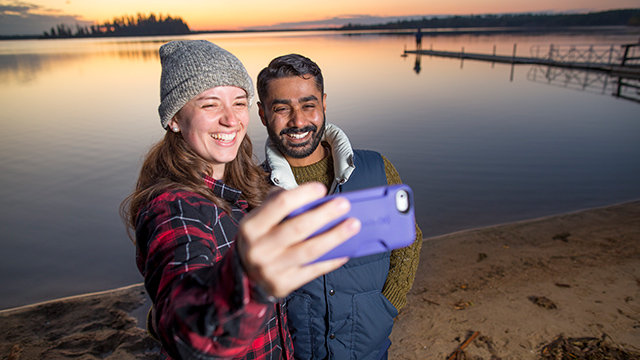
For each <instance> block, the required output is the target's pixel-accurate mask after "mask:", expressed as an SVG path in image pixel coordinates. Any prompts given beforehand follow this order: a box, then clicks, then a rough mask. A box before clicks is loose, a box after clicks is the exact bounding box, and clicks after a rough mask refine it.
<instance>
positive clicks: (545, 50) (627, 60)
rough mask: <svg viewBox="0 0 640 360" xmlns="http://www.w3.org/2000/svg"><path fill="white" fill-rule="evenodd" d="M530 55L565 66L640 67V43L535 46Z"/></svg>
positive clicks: (532, 47)
mask: <svg viewBox="0 0 640 360" xmlns="http://www.w3.org/2000/svg"><path fill="white" fill-rule="evenodd" d="M530 54H531V57H533V58H537V59H542V60H546V61H552V62H554V63H563V64H591V65H610V66H640V41H639V42H638V43H635V44H624V45H619V44H618V45H558V44H551V45H545V46H541V45H533V46H531V48H530Z"/></svg>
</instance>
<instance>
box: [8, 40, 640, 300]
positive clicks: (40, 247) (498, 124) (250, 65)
mask: <svg viewBox="0 0 640 360" xmlns="http://www.w3.org/2000/svg"><path fill="white" fill-rule="evenodd" d="M183 38H191V39H207V40H210V41H212V42H214V43H216V44H218V45H219V46H221V47H223V48H225V49H227V50H229V51H231V52H232V53H233V54H235V55H236V56H237V57H238V58H239V59H240V60H241V61H242V62H243V63H244V64H245V66H246V68H247V70H248V72H249V74H250V75H251V76H252V77H253V79H255V78H256V76H257V74H258V72H259V71H260V70H261V69H262V68H263V67H264V66H266V65H267V63H268V62H269V61H270V60H271V59H272V58H274V57H276V56H279V55H282V54H286V53H300V54H303V55H306V56H308V57H310V58H311V59H313V60H314V61H316V62H317V63H318V64H319V65H320V67H321V68H322V70H323V73H324V77H325V82H326V84H325V87H326V89H325V90H326V92H327V94H328V95H327V120H328V121H329V122H332V123H334V124H336V125H338V126H339V127H341V128H342V129H343V130H345V131H346V133H347V134H349V135H350V139H351V141H352V143H353V145H354V146H355V147H356V148H363V149H375V150H377V151H379V152H381V153H382V154H383V155H385V156H386V157H387V158H388V159H390V160H391V162H392V163H393V164H394V165H395V167H396V168H397V169H398V171H399V173H400V175H401V176H402V179H403V181H404V182H405V183H407V184H409V185H410V186H411V187H412V188H413V190H414V195H415V199H416V217H417V221H418V224H419V225H420V227H421V228H422V230H423V232H424V234H425V236H435V235H440V234H445V233H450V232H454V231H460V230H464V229H470V228H476V227H484V226H490V225H495V224H500V223H505V222H512V221H519V220H526V219H531V218H536V217H542V216H548V215H554V214H559V213H565V212H571V211H576V210H581V209H585V208H592V207H599V206H605V205H611V204H614V203H619V202H625V201H630V200H635V199H639V198H640V139H639V138H640V103H638V102H636V101H630V100H626V99H623V98H618V97H614V96H612V92H613V89H612V84H614V81H613V80H612V79H609V78H607V77H606V76H603V75H601V74H600V75H598V74H591V75H586V76H583V75H579V74H575V73H570V72H567V73H566V74H564V73H563V74H559V75H558V76H557V77H555V79H554V81H550V80H547V79H546V78H544V76H543V75H542V74H543V71H542V70H540V72H538V69H534V68H532V67H531V66H524V65H518V66H515V67H512V66H511V65H503V64H491V63H488V62H479V61H468V60H465V61H464V62H461V61H460V60H455V59H447V58H438V57H430V56H421V57H420V58H419V69H417V68H416V63H417V60H418V59H417V58H416V56H415V55H409V56H406V57H403V56H402V55H403V52H404V50H405V49H408V50H411V49H414V48H415V40H414V37H413V36H412V35H411V34H404V35H403V34H386V35H380V34H373V33H356V34H350V35H346V34H342V33H338V32H283V33H251V34H200V35H193V36H187V37H171V38H169V37H150V38H149V37H147V38H118V39H66V40H22V41H0V84H1V85H2V86H1V87H0V104H1V105H2V112H1V115H0V121H1V124H2V132H0V173H1V174H2V175H1V176H0V199H1V200H0V205H1V206H0V229H1V230H0V231H1V233H0V258H1V260H2V261H1V262H0V288H2V292H1V293H2V295H1V296H0V309H4V308H10V307H15V306H20V305H25V304H30V303H34V302H39V301H44V300H49V299H53V298H58V297H62V296H70V295H76V294H82V293H86V292H93V291H100V290H107V289H112V288H116V287H120V286H125V285H130V284H133V283H139V282H141V281H142V277H141V276H140V274H139V273H138V271H137V269H136V267H135V263H134V255H135V254H134V252H135V251H134V246H133V245H132V242H131V240H130V239H129V238H128V237H127V234H126V231H125V227H124V225H123V223H122V221H121V220H120V218H119V215H118V207H119V205H120V202H121V201H122V200H123V199H124V197H126V196H127V195H128V194H129V193H130V192H131V190H132V189H133V186H134V183H135V180H136V178H137V172H138V170H139V166H140V162H141V159H142V156H143V154H144V153H145V152H146V150H147V149H148V148H149V146H150V145H151V144H153V143H154V142H156V141H158V140H159V139H160V138H161V137H162V135H163V130H162V128H161V126H160V121H159V117H158V113H157V106H158V104H159V80H160V62H159V57H158V55H157V51H158V48H159V47H160V46H161V45H162V44H163V43H165V42H166V41H168V40H171V39H183ZM638 38H640V32H639V30H636V32H628V31H620V32H607V33H601V34H596V33H588V34H583V33H580V32H575V33H564V34H530V35H525V34H502V35H501V34H494V35H487V34H460V35H455V34H450V35H439V36H429V35H428V34H425V36H424V37H423V39H422V44H423V48H429V47H432V48H433V49H434V50H446V51H461V49H462V48H464V51H465V52H479V53H487V54H490V53H492V52H493V49H494V46H495V48H496V52H497V54H501V55H512V53H513V49H514V44H517V47H516V51H517V54H518V56H529V55H531V52H532V51H533V49H537V47H536V46H540V47H541V48H548V47H549V45H550V44H556V45H560V44H564V45H568V44H578V45H591V44H595V45H610V44H615V45H616V46H617V45H620V44H625V43H635V42H637V41H638ZM417 70H419V71H417ZM632 95H634V93H632ZM635 95H636V97H637V93H635ZM249 134H250V136H251V138H252V140H253V142H254V147H255V153H256V156H257V158H258V160H259V161H261V160H262V159H263V158H264V156H263V147H264V142H265V140H266V131H265V130H264V128H263V126H262V124H261V123H260V121H259V118H258V116H257V108H256V106H255V105H254V106H253V107H252V108H251V124H250V127H249Z"/></svg>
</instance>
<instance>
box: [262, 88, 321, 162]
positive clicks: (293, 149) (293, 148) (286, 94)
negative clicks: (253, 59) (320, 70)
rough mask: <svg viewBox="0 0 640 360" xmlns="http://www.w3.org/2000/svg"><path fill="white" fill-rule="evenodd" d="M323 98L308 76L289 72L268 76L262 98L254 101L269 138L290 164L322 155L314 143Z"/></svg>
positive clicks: (318, 131) (315, 141) (318, 133)
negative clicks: (293, 74) (294, 74)
mask: <svg viewBox="0 0 640 360" xmlns="http://www.w3.org/2000/svg"><path fill="white" fill-rule="evenodd" d="M325 100H326V94H322V93H321V92H320V90H318V88H317V87H316V83H315V79H314V78H313V77H312V76H308V77H307V78H303V77H300V76H292V77H286V78H281V79H276V80H272V81H271V83H270V84H269V88H268V91H267V97H266V99H264V102H263V103H259V104H258V105H259V106H258V109H259V114H260V119H261V120H262V124H264V125H265V126H266V127H267V132H268V133H269V138H270V139H271V141H273V143H274V144H275V145H276V147H277V148H278V150H280V152H281V153H282V154H283V155H284V156H285V158H286V159H287V161H289V163H290V164H291V165H292V166H305V165H310V164H314V163H316V162H318V161H320V160H322V159H323V157H324V150H323V149H322V147H318V145H319V144H320V140H321V139H322V135H323V134H324V125H325V112H326V103H325Z"/></svg>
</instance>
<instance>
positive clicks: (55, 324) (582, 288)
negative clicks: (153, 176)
mask: <svg viewBox="0 0 640 360" xmlns="http://www.w3.org/2000/svg"><path fill="white" fill-rule="evenodd" d="M638 224H640V200H634V201H630V202H623V203H619V204H613V205H608V206H602V207H597V208H592V209H585V210H580V211H574V212H570V213H565V214H559V215H550V216H544V217H540V218H536V219H530V220H524V221H516V222H511V223H506V224H500V225H492V226H487V227H480V228H474V229H468V230H461V231H456V232H453V233H449V234H445V235H439V236H434V237H429V238H425V239H424V240H423V241H424V242H423V247H422V251H421V257H420V265H419V267H418V272H417V274H416V280H415V282H414V285H413V288H412V290H411V291H410V293H409V295H408V304H407V306H405V307H404V308H403V309H401V311H400V313H399V315H398V317H397V318H396V323H395V326H394V330H393V333H392V334H391V340H392V346H391V348H390V350H389V355H390V356H389V358H390V359H423V358H447V357H448V356H449V355H451V354H452V353H453V352H454V351H455V350H456V349H458V348H459V347H461V346H462V345H463V343H464V341H465V340H467V339H468V338H469V336H470V334H473V333H474V332H478V334H476V335H477V336H476V337H475V338H474V339H473V340H470V341H468V344H467V345H465V348H464V349H463V350H461V351H464V352H465V354H466V356H467V358H473V357H474V356H475V357H477V358H483V359H489V358H491V357H492V356H494V358H503V359H538V356H539V354H540V351H541V348H542V347H543V346H544V345H545V344H549V343H551V342H552V341H553V340H554V339H557V338H558V336H559V335H564V336H565V337H567V338H572V337H573V338H578V337H587V338H590V339H597V338H601V337H603V336H605V340H603V341H604V342H603V344H604V343H606V344H608V346H612V347H615V348H619V349H624V350H625V351H629V352H631V353H633V354H640V225H638ZM147 299H148V297H147V295H146V292H145V291H144V286H143V284H141V283H138V284H133V285H129V286H125V287H121V288H117V289H113V290H106V291H99V292H93V293H88V294H81V295H75V296H70V297H64V298H60V299H55V300H50V301H44V302H39V303H35V304H29V305H24V306H20V307H15V308H10V309H5V310H0V326H1V327H2V328H3V329H4V333H3V334H0V358H1V359H3V360H4V359H11V360H19V359H35V358H44V357H46V358H48V359H54V360H55V359H68V358H76V357H82V358H87V359H93V358H95V359H98V358H106V359H151V358H154V352H155V351H157V350H158V347H157V343H155V342H154V340H152V339H150V338H149V337H148V336H147V334H146V331H145V330H143V327H144V323H142V324H139V322H141V321H143V320H144V315H146V309H147V308H148V306H149V304H148V303H149V301H148V300H147ZM543 300H545V301H543ZM638 356H640V355H638Z"/></svg>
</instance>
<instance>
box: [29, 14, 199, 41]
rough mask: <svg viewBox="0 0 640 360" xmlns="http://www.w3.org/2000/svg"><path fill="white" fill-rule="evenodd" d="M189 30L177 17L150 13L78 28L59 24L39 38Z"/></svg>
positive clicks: (141, 34)
mask: <svg viewBox="0 0 640 360" xmlns="http://www.w3.org/2000/svg"><path fill="white" fill-rule="evenodd" d="M190 32H191V30H190V29H189V26H188V25H187V23H185V22H184V20H182V19H181V18H179V17H172V16H171V15H167V16H165V17H163V16H162V14H160V15H157V16H156V15H155V14H154V13H151V14H149V15H144V14H140V13H138V14H137V15H136V16H135V17H134V16H121V17H114V18H113V20H111V21H105V22H104V23H102V24H95V25H87V26H80V25H78V24H76V26H75V28H74V27H71V26H67V25H65V24H59V25H57V26H55V27H52V28H51V30H49V31H45V32H44V34H43V35H42V36H41V38H45V39H52V38H73V37H101V36H146V35H180V34H189V33H190Z"/></svg>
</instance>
